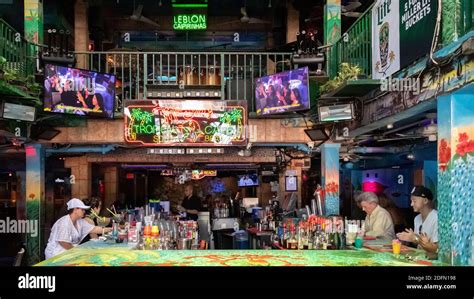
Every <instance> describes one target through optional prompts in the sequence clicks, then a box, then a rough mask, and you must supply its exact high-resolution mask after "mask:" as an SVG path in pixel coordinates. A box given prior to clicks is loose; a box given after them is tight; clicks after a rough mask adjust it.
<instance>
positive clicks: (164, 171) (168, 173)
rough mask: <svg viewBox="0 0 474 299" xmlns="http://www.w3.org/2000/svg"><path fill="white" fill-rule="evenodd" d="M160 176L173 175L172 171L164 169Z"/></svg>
mask: <svg viewBox="0 0 474 299" xmlns="http://www.w3.org/2000/svg"><path fill="white" fill-rule="evenodd" d="M161 175H164V176H171V175H174V173H173V169H164V170H162V171H161Z"/></svg>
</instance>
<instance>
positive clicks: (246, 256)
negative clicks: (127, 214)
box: [36, 241, 443, 266]
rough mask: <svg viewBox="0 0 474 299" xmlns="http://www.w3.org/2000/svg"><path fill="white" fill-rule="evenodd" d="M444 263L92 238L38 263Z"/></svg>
mask: <svg viewBox="0 0 474 299" xmlns="http://www.w3.org/2000/svg"><path fill="white" fill-rule="evenodd" d="M369 248H370V249H369ZM388 251H389V252H388ZM441 265H443V264H442V263H441V262H439V261H437V260H430V261H429V260H427V259H426V257H425V254H424V252H423V251H421V250H417V249H413V248H410V249H408V248H405V250H402V253H401V254H399V255H394V254H393V253H391V249H390V250H388V249H387V248H384V247H383V245H381V244H372V245H370V244H368V245H366V248H361V249H348V250H135V249H133V248H132V247H131V246H129V245H128V244H116V243H109V242H104V241H89V242H87V243H84V244H82V245H79V246H77V247H75V248H73V249H70V250H68V251H66V252H64V253H62V254H60V255H57V256H55V257H53V258H50V259H48V260H45V261H43V262H41V263H39V264H37V265H36V266H441Z"/></svg>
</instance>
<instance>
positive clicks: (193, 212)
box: [186, 210, 199, 215]
mask: <svg viewBox="0 0 474 299" xmlns="http://www.w3.org/2000/svg"><path fill="white" fill-rule="evenodd" d="M186 213H187V214H194V215H197V214H198V213H199V211H198V210H186Z"/></svg>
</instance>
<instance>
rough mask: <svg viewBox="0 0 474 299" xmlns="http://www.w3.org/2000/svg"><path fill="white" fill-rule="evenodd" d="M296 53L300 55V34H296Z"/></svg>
mask: <svg viewBox="0 0 474 299" xmlns="http://www.w3.org/2000/svg"><path fill="white" fill-rule="evenodd" d="M296 53H298V54H300V53H301V34H300V32H299V31H298V32H296Z"/></svg>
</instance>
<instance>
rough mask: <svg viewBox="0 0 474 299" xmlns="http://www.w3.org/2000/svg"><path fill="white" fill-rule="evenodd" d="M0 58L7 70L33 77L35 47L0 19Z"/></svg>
mask: <svg viewBox="0 0 474 299" xmlns="http://www.w3.org/2000/svg"><path fill="white" fill-rule="evenodd" d="M0 56H2V57H4V58H5V59H6V60H7V68H11V69H16V70H18V71H19V74H20V75H21V76H23V77H27V76H29V75H34V73H35V68H36V61H37V47H36V46H35V45H33V44H31V43H29V42H28V41H26V40H25V39H24V38H23V37H22V36H21V34H20V33H19V32H18V31H16V30H15V29H14V28H13V27H11V26H10V25H9V24H8V23H6V22H5V21H4V20H2V19H0Z"/></svg>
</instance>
